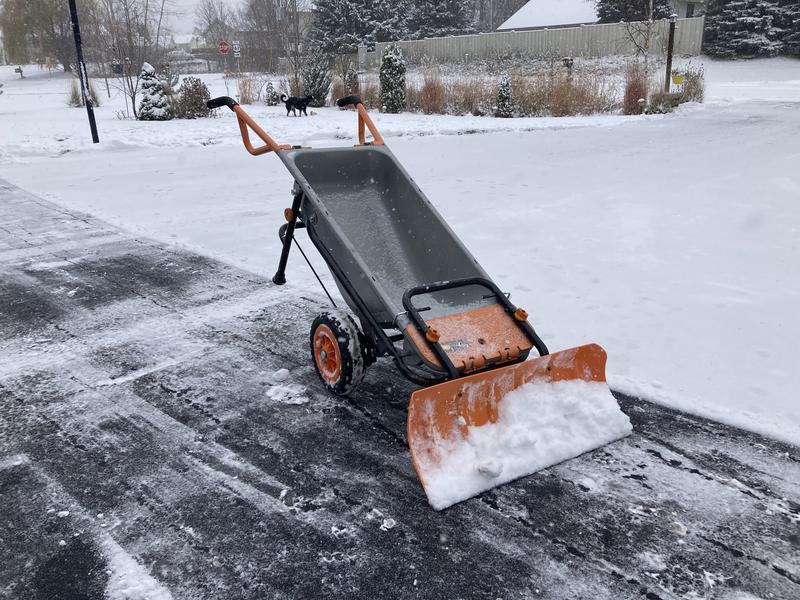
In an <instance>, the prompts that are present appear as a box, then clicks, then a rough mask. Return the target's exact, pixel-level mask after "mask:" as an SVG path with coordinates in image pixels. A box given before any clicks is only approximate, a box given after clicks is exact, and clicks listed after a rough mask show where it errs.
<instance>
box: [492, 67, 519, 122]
mask: <svg viewBox="0 0 800 600" xmlns="http://www.w3.org/2000/svg"><path fill="white" fill-rule="evenodd" d="M515 112H516V107H515V106H514V94H513V91H512V88H511V77H509V76H508V73H503V75H502V77H500V89H499V90H498V91H497V106H495V109H494V116H495V117H500V118H503V119H508V118H510V117H513V116H514V113H515Z"/></svg>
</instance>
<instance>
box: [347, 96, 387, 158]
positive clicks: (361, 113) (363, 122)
mask: <svg viewBox="0 0 800 600" xmlns="http://www.w3.org/2000/svg"><path fill="white" fill-rule="evenodd" d="M351 104H352V105H353V106H355V107H356V111H357V112H358V143H359V145H361V146H365V145H366V143H367V136H366V131H365V130H364V128H365V126H366V128H367V129H369V132H370V133H371V134H372V138H373V141H372V144H373V145H374V146H383V145H384V142H383V137H382V136H381V134H380V133H378V128H377V127H375V123H373V122H372V119H371V118H370V116H369V113H368V112H367V109H366V108H365V107H364V103H363V102H362V101H361V98H360V97H359V96H347V97H345V98H339V100H337V101H336V106H338V107H340V108H344V107H345V106H350V105H351Z"/></svg>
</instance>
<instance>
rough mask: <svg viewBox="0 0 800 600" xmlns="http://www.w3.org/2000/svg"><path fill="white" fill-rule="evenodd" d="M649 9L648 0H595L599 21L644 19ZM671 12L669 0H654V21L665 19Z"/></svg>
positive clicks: (611, 21)
mask: <svg viewBox="0 0 800 600" xmlns="http://www.w3.org/2000/svg"><path fill="white" fill-rule="evenodd" d="M649 11H650V2H649V0H597V17H598V19H599V22H600V23H619V22H620V21H625V22H627V23H630V22H632V21H646V20H647V18H648V12H649ZM672 13H673V9H672V6H671V5H670V2H669V0H654V2H653V20H654V21H657V20H659V19H667V18H669V16H670V15H671V14H672Z"/></svg>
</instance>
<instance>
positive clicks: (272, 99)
mask: <svg viewBox="0 0 800 600" xmlns="http://www.w3.org/2000/svg"><path fill="white" fill-rule="evenodd" d="M280 101H281V95H280V94H279V93H278V90H276V89H275V86H274V85H273V84H272V82H271V81H268V82H267V85H266V86H264V102H265V103H266V105H267V106H278V104H280Z"/></svg>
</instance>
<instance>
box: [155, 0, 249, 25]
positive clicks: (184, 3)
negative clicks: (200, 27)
mask: <svg viewBox="0 0 800 600" xmlns="http://www.w3.org/2000/svg"><path fill="white" fill-rule="evenodd" d="M215 1H216V2H221V3H224V4H227V5H228V6H236V5H237V4H238V3H239V2H238V0H215ZM198 4H200V0H172V12H173V13H175V14H174V15H173V17H172V18H171V19H170V25H171V26H172V29H173V31H174V32H175V33H192V30H193V29H194V25H195V16H194V11H195V9H196V8H197V5H198Z"/></svg>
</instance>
